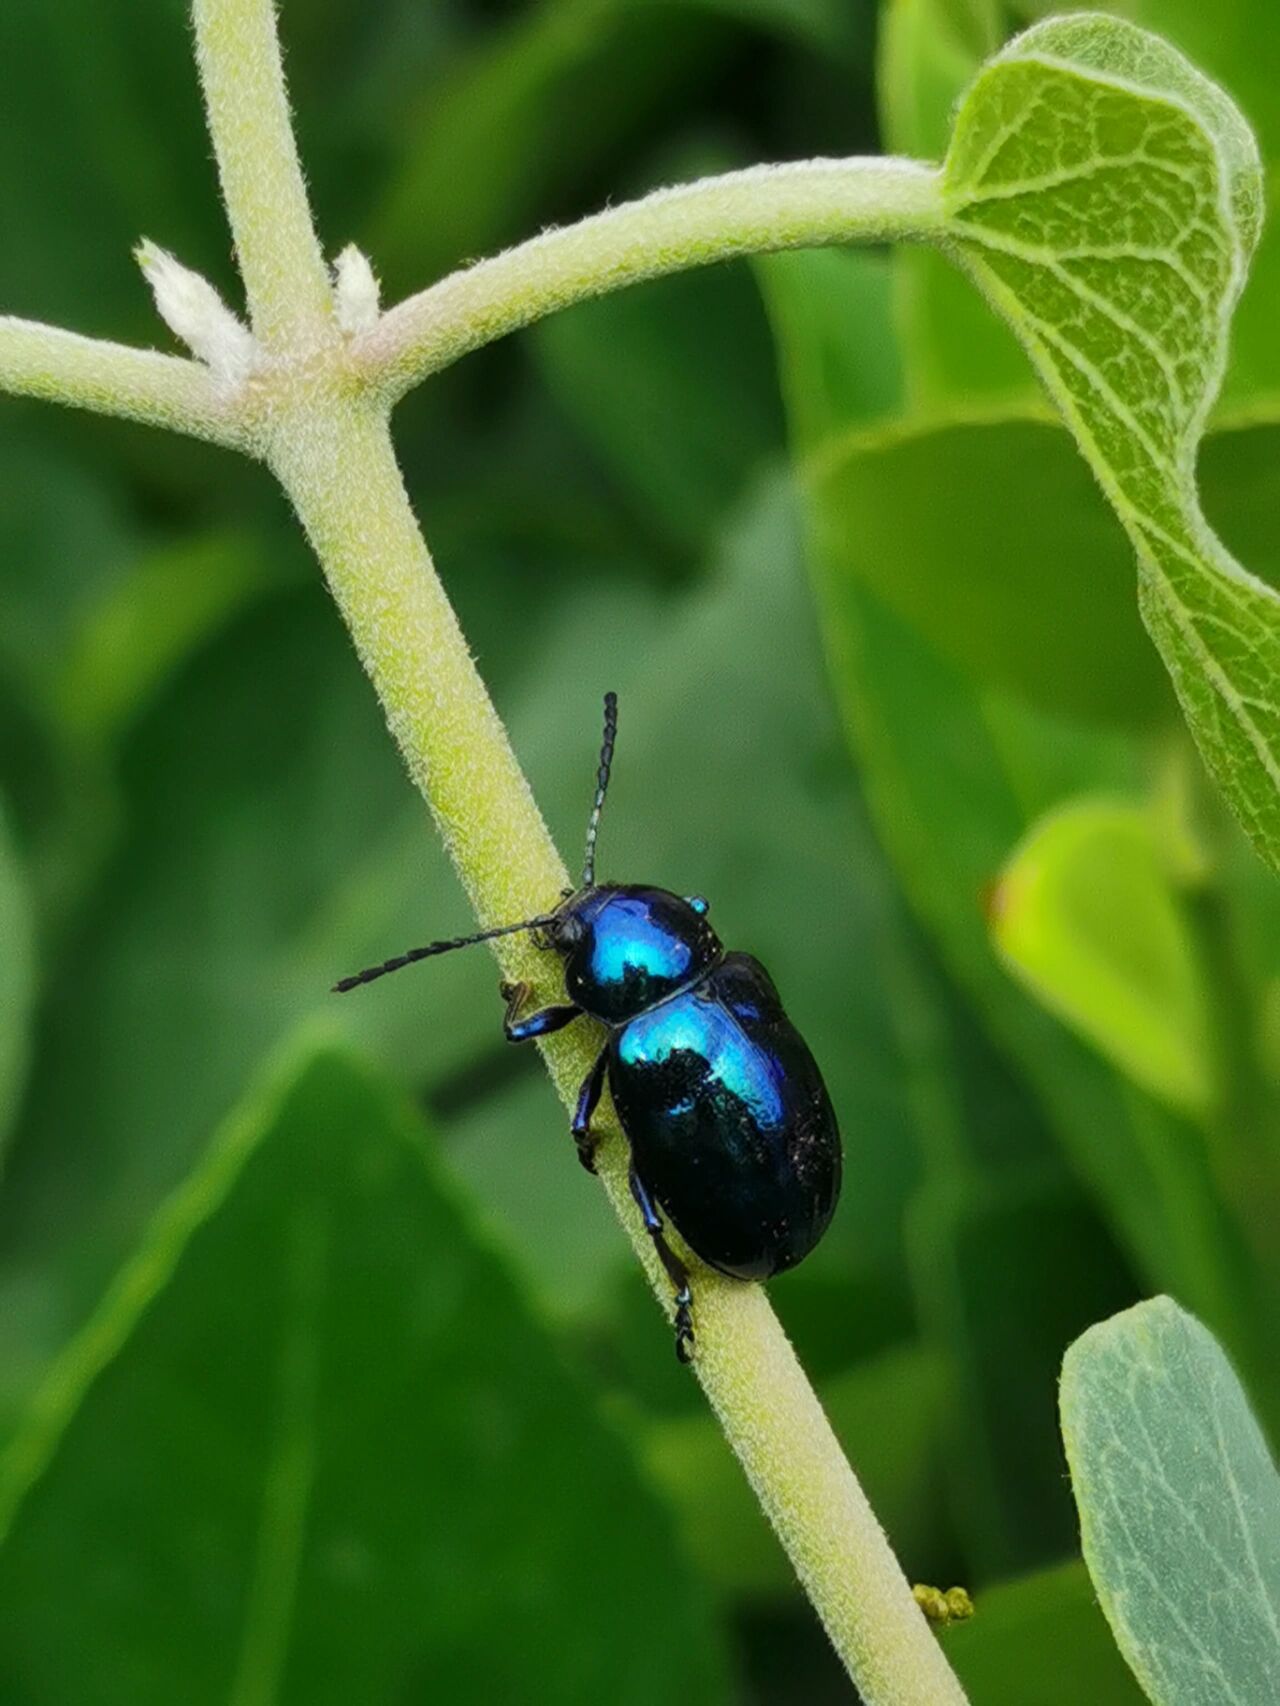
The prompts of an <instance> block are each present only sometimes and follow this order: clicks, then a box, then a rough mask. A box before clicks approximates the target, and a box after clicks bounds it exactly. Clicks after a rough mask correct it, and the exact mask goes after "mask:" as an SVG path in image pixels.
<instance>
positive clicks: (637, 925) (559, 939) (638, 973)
mask: <svg viewBox="0 0 1280 1706" xmlns="http://www.w3.org/2000/svg"><path fill="white" fill-rule="evenodd" d="M542 934H543V937H544V939H545V941H546V943H547V946H548V947H551V948H554V949H555V950H556V952H557V953H559V954H562V955H563V956H564V962H565V966H564V984H565V990H566V993H567V994H568V997H569V999H570V1001H572V1002H573V1003H574V1005H575V1006H576V1007H581V1008H582V1010H583V1012H584V1013H590V1014H592V1015H593V1016H594V1017H595V1018H597V1019H603V1020H604V1021H605V1023H606V1024H610V1025H617V1024H621V1023H623V1022H624V1021H625V1020H627V1019H632V1018H634V1017H635V1015H636V1014H637V1013H642V1012H643V1011H644V1010H645V1008H646V1007H652V1006H653V1005H654V1003H655V1002H658V1001H663V1000H665V999H666V997H667V996H668V995H674V994H675V992H676V990H678V989H680V988H682V987H683V986H684V985H685V984H687V983H691V982H692V981H693V980H694V978H696V977H699V976H701V974H702V973H703V972H704V971H707V970H708V969H709V968H710V967H711V966H713V965H714V964H715V963H716V961H717V960H718V959H719V958H720V955H721V953H722V951H723V950H722V949H721V946H720V942H719V939H718V937H717V936H716V933H715V931H714V930H713V929H712V928H711V926H710V924H708V923H707V903H706V901H705V900H703V899H702V898H701V897H700V896H693V897H691V898H689V899H682V898H681V896H680V895H678V894H671V893H669V892H668V891H667V890H666V889H650V888H634V887H625V888H624V887H617V886H614V885H612V884H601V885H599V886H595V885H593V886H592V887H590V888H581V889H578V890H576V891H575V892H574V893H573V894H571V895H568V896H566V898H565V899H564V900H563V901H562V902H561V903H560V905H559V906H558V907H557V908H556V911H555V912H554V913H553V914H552V917H551V920H550V922H549V923H548V924H546V925H544V926H543V929H542Z"/></svg>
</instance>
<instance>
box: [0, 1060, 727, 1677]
mask: <svg viewBox="0 0 1280 1706" xmlns="http://www.w3.org/2000/svg"><path fill="white" fill-rule="evenodd" d="M0 1534H3V1536H4V1539H3V1543H2V1544H0V1697H3V1698H4V1699H5V1700H6V1701H14V1702H18V1701H22V1702H28V1701H30V1702H34V1701H37V1700H39V1701H51V1702H52V1701H59V1702H63V1701H65V1702H70V1701H75V1702H77V1703H78V1706H126V1703H127V1706H152V1703H154V1706H172V1703H173V1702H176V1701H183V1702H186V1703H188V1706H206V1703H207V1706H226V1703H227V1702H229V1701H230V1702H234V1703H235V1706H266V1703H267V1702H271V1703H272V1706H290V1703H292V1702H297V1703H298V1706H303V1703H305V1706H326V1703H327V1702H333V1703H335V1706H336V1703H338V1702H343V1703H346V1702H350V1701H356V1700H359V1701H362V1702H368V1703H369V1706H418V1703H420V1702H421V1703H425V1702H427V1701H434V1700H451V1701H458V1702H475V1703H477V1706H479V1703H480V1702H490V1701H497V1700H511V1701H516V1700H537V1701H539V1702H547V1703H548V1706H552V1703H555V1706H561V1703H563V1706H580V1703H581V1706H586V1703H587V1702H589V1701H596V1700H600V1699H609V1700H615V1701H618V1702H627V1701H632V1702H635V1703H636V1706H643V1703H644V1702H646V1701H649V1700H652V1699H654V1698H657V1699H667V1700H693V1699H704V1698H706V1699H709V1700H711V1701H718V1700H720V1699H722V1698H723V1686H724V1684H723V1671H722V1655H721V1649H720V1643H719V1640H718V1637H717V1634H716V1631H715V1627H714V1624H713V1623H712V1621H711V1618H710V1616H709V1613H708V1607H707V1603H706V1597H705V1595H704V1594H703V1593H701V1592H700V1591H699V1588H698V1585H697V1582H696V1580H695V1579H694V1577H693V1575H692V1572H691V1571H690V1570H689V1569H688V1567H687V1566H686V1564H685V1563H684V1561H683V1559H682V1557H681V1554H680V1551H679V1549H678V1547H677V1546H676V1544H675V1539H674V1535H673V1534H672V1532H671V1525H670V1523H669V1521H668V1520H667V1519H666V1518H665V1516H664V1514H663V1512H662V1511H661V1510H660V1508H659V1507H658V1505H657V1503H656V1501H655V1499H654V1498H653V1496H652V1494H651V1493H650V1492H649V1491H648V1489H647V1488H646V1486H645V1484H644V1482H643V1480H642V1479H641V1477H640V1475H639V1474H638V1472H637V1470H636V1468H635V1466H634V1464H633V1463H632V1462H631V1461H630V1459H629V1456H628V1454H627V1452H626V1451H625V1450H624V1449H623V1447H622V1445H621V1442H620V1441H619V1439H618V1437H617V1435H616V1433H615V1432H614V1431H612V1430H611V1429H609V1428H607V1427H606V1426H604V1425H603V1424H602V1423H601V1421H600V1419H599V1418H598V1416H597V1415H596V1414H595V1413H594V1411H593V1409H592V1406H591V1403H590V1401H589V1399H588V1397H587V1395H586V1393H585V1392H584V1391H583V1390H581V1389H580V1388H579V1386H578V1384H577V1383H576V1382H575V1381H574V1380H573V1379H572V1378H571V1377H570V1375H569V1374H568V1372H567V1371H566V1369H565V1368H564V1366H563V1364H562V1363H561V1361H560V1359H559V1357H558V1355H557V1352H556V1350H555V1348H554V1346H553V1344H552V1342H551V1341H550V1339H549V1338H548V1337H547V1336H546V1334H545V1332H544V1331H543V1330H542V1328H541V1327H540V1325H539V1324H538V1322H537V1321H536V1319H535V1318H534V1316H533V1315H532V1314H531V1312H530V1310H529V1308H528V1305H527V1303H526V1302H525V1300H524V1299H523V1297H522V1296H521V1295H520V1293H519V1291H518V1289H517V1287H516V1286H515V1285H514V1284H513V1283H512V1280H511V1277H510V1275H509V1274H508V1273H507V1271H506V1269H505V1267H504V1264H503V1263H502V1262H501V1261H500V1260H499V1259H498V1257H497V1255H496V1254H495V1252H494V1251H493V1250H491V1249H490V1248H489V1247H488V1246H487V1245H486V1243H485V1242H484V1241H483V1240H482V1239H481V1238H479V1237H478V1236H477V1232H476V1228H475V1226H474V1224H473V1223H472V1220H471V1218H470V1216H469V1215H468V1214H467V1212H466V1211H465V1207H464V1206H463V1205H461V1204H459V1203H458V1202H457V1201H456V1200H455V1199H454V1196H453V1194H452V1193H451V1191H450V1190H449V1189H448V1188H447V1184H446V1182H445V1181H444V1180H443V1179H442V1178H441V1177H440V1174H439V1170H438V1168H437V1167H436V1165H435V1163H434V1161H433V1159H432V1155H431V1153H430V1150H429V1147H428V1145H427V1142H426V1135H425V1133H424V1132H423V1131H422V1129H421V1127H420V1125H419V1124H418V1122H417V1121H416V1120H415V1119H414V1118H413V1117H412V1115H411V1113H410V1112H409V1110H408V1109H406V1108H402V1107H401V1106H400V1105H399V1103H398V1102H397V1101H396V1100H395V1099H394V1098H392V1097H390V1096H389V1095H388V1094H387V1093H386V1092H385V1091H383V1090H382V1089H381V1088H380V1087H379V1086H378V1084H377V1083H376V1082H375V1081H374V1080H373V1079H372V1078H371V1077H370V1075H369V1074H368V1072H367V1071H366V1070H365V1069H364V1068H362V1067H361V1066H359V1065H358V1064H357V1063H356V1062H355V1061H354V1059H353V1058H352V1057H350V1056H348V1055H347V1054H346V1053H345V1052H340V1051H337V1050H335V1049H334V1048H333V1047H331V1046H328V1045H325V1044H323V1043H321V1044H319V1045H316V1044H314V1043H311V1044H306V1043H304V1044H302V1045H299V1046H297V1047H296V1048H295V1049H294V1050H293V1051H292V1052H291V1053H290V1055H289V1056H288V1057H286V1059H285V1060H284V1061H283V1062H281V1063H279V1064H278V1065H277V1067H276V1068H275V1070H274V1072H273V1074H272V1075H271V1076H270V1077H269V1078H268V1080H267V1081H266V1082H265V1084H264V1085H263V1086H262V1087H261V1088H260V1089H259V1090H258V1091H257V1092H256V1093H255V1094H254V1095H252V1096H251V1097H250V1098H249V1099H248V1100H247V1101H246V1102H245V1103H244V1104H243V1105H242V1107H241V1108H240V1110H239V1111H238V1112H237V1114H236V1115H235V1116H233V1118H232V1119H231V1121H230V1122H229V1123H228V1125H227V1126H226V1127H225V1128H224V1130H223V1132H222V1133H221V1135H220V1136H219V1137H218V1138H217V1139H215V1142H214V1144H213V1146H212V1147H211V1149H210V1150H209V1152H208V1154H207V1156H206V1158H205V1159H204V1160H203V1161H202V1162H201V1163H200V1164H199V1165H198V1166H197V1167H196V1169H195V1171H194V1172H193V1173H192V1174H191V1176H190V1178H189V1179H188V1180H187V1181H186V1183H185V1184H184V1185H183V1186H182V1187H181V1188H180V1189H179V1191H178V1192H177V1193H176V1194H175V1195H174V1196H173V1197H172V1198H171V1199H170V1201H169V1202H168V1204H167V1205H166V1207H165V1209H164V1210H163V1211H162V1213H161V1214H160V1216H159V1217H158V1218H157V1220H156V1222H155V1224H154V1226H153V1228H152V1230H151V1232H150V1233H149V1235H148V1236H147V1237H146V1238H145V1239H144V1240H143V1242H142V1244H141V1245H140V1247H139V1249H138V1251H137V1252H136V1254H135V1255H134V1256H133V1258H132V1259H131V1260H130V1262H129V1263H128V1264H127V1265H126V1266H125V1268H124V1270H123V1271H122V1273H121V1274H120V1276H119V1278H118V1280H117V1281H116V1283H115V1285H114V1286H113V1287H112V1289H111V1290H110V1291H109V1293H108V1294H107V1296H106V1298H105V1299H104V1301H103V1303H102V1305H101V1307H100V1308H99V1310H98V1312H97V1314H96V1315H95V1317H94V1318H93V1320H92V1321H91V1322H90V1324H89V1326H88V1328H87V1329H86V1331H85V1332H84V1334H83V1335H81V1337H80V1338H79V1339H78V1340H76V1341H75V1342H74V1343H73V1345H72V1346H71V1347H70V1348H69V1350H68V1352H67V1353H66V1355H65V1356H64V1357H63V1358H62V1359H61V1361H60V1362H59V1364H58V1365H57V1367H56V1368H55V1370H54V1371H53V1374H52V1376H51V1378H50V1380H49V1382H48V1384H47V1385H46V1386H45V1387H44V1388H43V1389H42V1391H41V1393H40V1395H39V1396H38V1398H37V1400H36V1402H35V1404H34V1406H33V1408H32V1410H31V1412H30V1413H29V1415H28V1418H27V1421H26V1423H25V1426H24V1427H23V1428H22V1429H21V1430H20V1431H19V1433H18V1434H17V1435H16V1437H15V1439H14V1440H13V1442H12V1444H11V1445H10V1447H9V1449H8V1450H7V1451H6V1452H5V1453H4V1454H3V1455H2V1456H0ZM655 1629H658V1630H661V1631H662V1638H661V1639H660V1640H655V1638H654V1630H655Z"/></svg>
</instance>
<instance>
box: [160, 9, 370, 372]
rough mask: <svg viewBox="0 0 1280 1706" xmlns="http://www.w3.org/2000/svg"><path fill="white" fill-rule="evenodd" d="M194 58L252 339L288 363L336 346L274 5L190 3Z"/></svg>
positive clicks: (323, 267) (326, 275)
mask: <svg viewBox="0 0 1280 1706" xmlns="http://www.w3.org/2000/svg"><path fill="white" fill-rule="evenodd" d="M192 17H193V20H194V23H195V31H196V58H197V61H198V63H199V68H200V83H201V86H202V88H203V90H204V99H205V107H206V109H207V111H208V116H209V131H210V134H211V135H212V137H213V147H214V153H215V154H216V156H217V160H218V177H219V180H220V181H221V184H222V197H223V200H224V202H225V203H226V208H227V217H228V218H229V219H230V221H231V234H232V236H233V237H234V238H235V245H236V258H237V261H238V263H239V267H240V275H241V277H242V278H243V280H244V288H245V295H246V297H247V298H248V303H249V316H250V320H251V322H252V325H253V330H254V335H255V336H256V337H257V339H258V341H259V342H260V343H261V345H262V347H263V349H264V350H266V351H267V353H268V354H273V353H275V352H277V351H282V350H284V349H287V350H288V351H289V353H290V355H292V356H297V355H299V354H301V353H303V352H304V351H305V350H306V349H307V348H309V347H311V346H314V345H315V344H317V343H323V342H325V341H333V340H334V339H336V337H337V328H336V323H335V321H334V315H333V301H332V295H331V292H330V289H329V273H328V269H327V268H326V266H325V264H324V256H323V254H322V253H321V250H320V243H319V240H318V239H317V237H316V233H315V227H314V225H313V224H312V221H311V210H310V208H309V206H308V205H307V186H306V183H305V182H304V180H303V176H302V166H301V164H300V162H299V160H298V150H297V145H296V144H295V142H294V137H293V126H292V124H291V123H290V120H289V99H288V95H287V94H286V92H285V83H284V68H283V66H282V65H281V62H280V42H279V38H278V36H277V34H276V24H275V11H274V8H273V5H272V0H194V4H193V6H192Z"/></svg>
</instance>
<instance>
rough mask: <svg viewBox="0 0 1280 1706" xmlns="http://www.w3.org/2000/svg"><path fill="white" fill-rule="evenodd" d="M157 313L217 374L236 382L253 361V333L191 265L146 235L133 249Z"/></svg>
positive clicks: (246, 373)
mask: <svg viewBox="0 0 1280 1706" xmlns="http://www.w3.org/2000/svg"><path fill="white" fill-rule="evenodd" d="M134 255H135V257H136V259H137V262H138V265H139V266H140V267H141V268H142V271H143V276H144V277H145V278H146V281H147V283H148V284H149V285H150V286H151V294H152V295H153V296H154V297H155V300H156V307H157V308H158V309H159V311H160V318H161V319H162V320H163V321H164V323H165V324H166V325H167V326H168V327H169V329H170V331H172V332H174V333H175V334H176V335H177V336H178V337H180V338H181V339H182V341H183V343H184V344H186V346H187V348H188V349H189V350H190V351H191V353H192V354H193V355H194V356H197V357H198V358H199V359H200V360H201V361H203V362H205V363H206V364H207V366H209V367H210V368H211V369H212V370H213V372H214V373H215V374H216V375H217V376H218V378H220V379H225V380H227V381H229V382H231V383H238V382H239V381H240V380H242V379H244V378H246V377H247V376H248V373H249V371H250V369H251V368H252V366H253V358H254V351H255V345H254V341H253V334H252V333H251V332H250V331H249V328H248V327H247V326H245V325H244V324H243V323H242V322H241V321H240V320H238V319H237V318H236V316H235V315H234V314H233V313H232V312H231V310H230V308H228V307H227V305H226V303H225V302H224V301H223V300H222V298H221V297H220V296H219V295H218V293H217V291H216V290H215V289H214V288H213V286H212V285H211V284H210V283H209V281H208V279H206V278H202V277H201V276H200V274H199V273H198V272H192V271H191V269H190V267H184V266H183V265H182V263H181V262H180V261H176V260H174V258H173V256H172V255H171V254H169V253H168V252H167V251H166V250H164V249H161V248H158V247H157V245H156V244H155V243H152V242H149V241H148V240H146V239H144V240H143V241H142V242H141V243H139V244H138V247H137V248H136V249H135V250H134Z"/></svg>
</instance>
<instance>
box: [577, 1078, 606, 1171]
mask: <svg viewBox="0 0 1280 1706" xmlns="http://www.w3.org/2000/svg"><path fill="white" fill-rule="evenodd" d="M608 1064H609V1051H608V1049H605V1048H602V1049H601V1050H600V1053H599V1054H598V1055H597V1056H596V1063H595V1065H594V1066H593V1067H592V1068H591V1070H590V1072H588V1074H587V1076H586V1077H585V1078H584V1079H583V1080H582V1088H581V1090H579V1091H578V1105H577V1107H576V1108H575V1109H574V1110H573V1119H572V1120H571V1122H570V1124H569V1130H570V1131H571V1132H572V1133H573V1141H574V1142H575V1143H576V1144H577V1146H578V1160H579V1161H581V1163H582V1165H583V1166H584V1167H585V1168H586V1169H587V1172H588V1173H594V1172H595V1170H596V1163H595V1153H596V1140H595V1137H594V1136H593V1135H592V1131H591V1116H592V1114H594V1113H595V1111H596V1104H597V1103H598V1102H599V1100H600V1092H601V1091H602V1090H603V1089H604V1075H605V1069H606V1068H607V1067H608Z"/></svg>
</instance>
